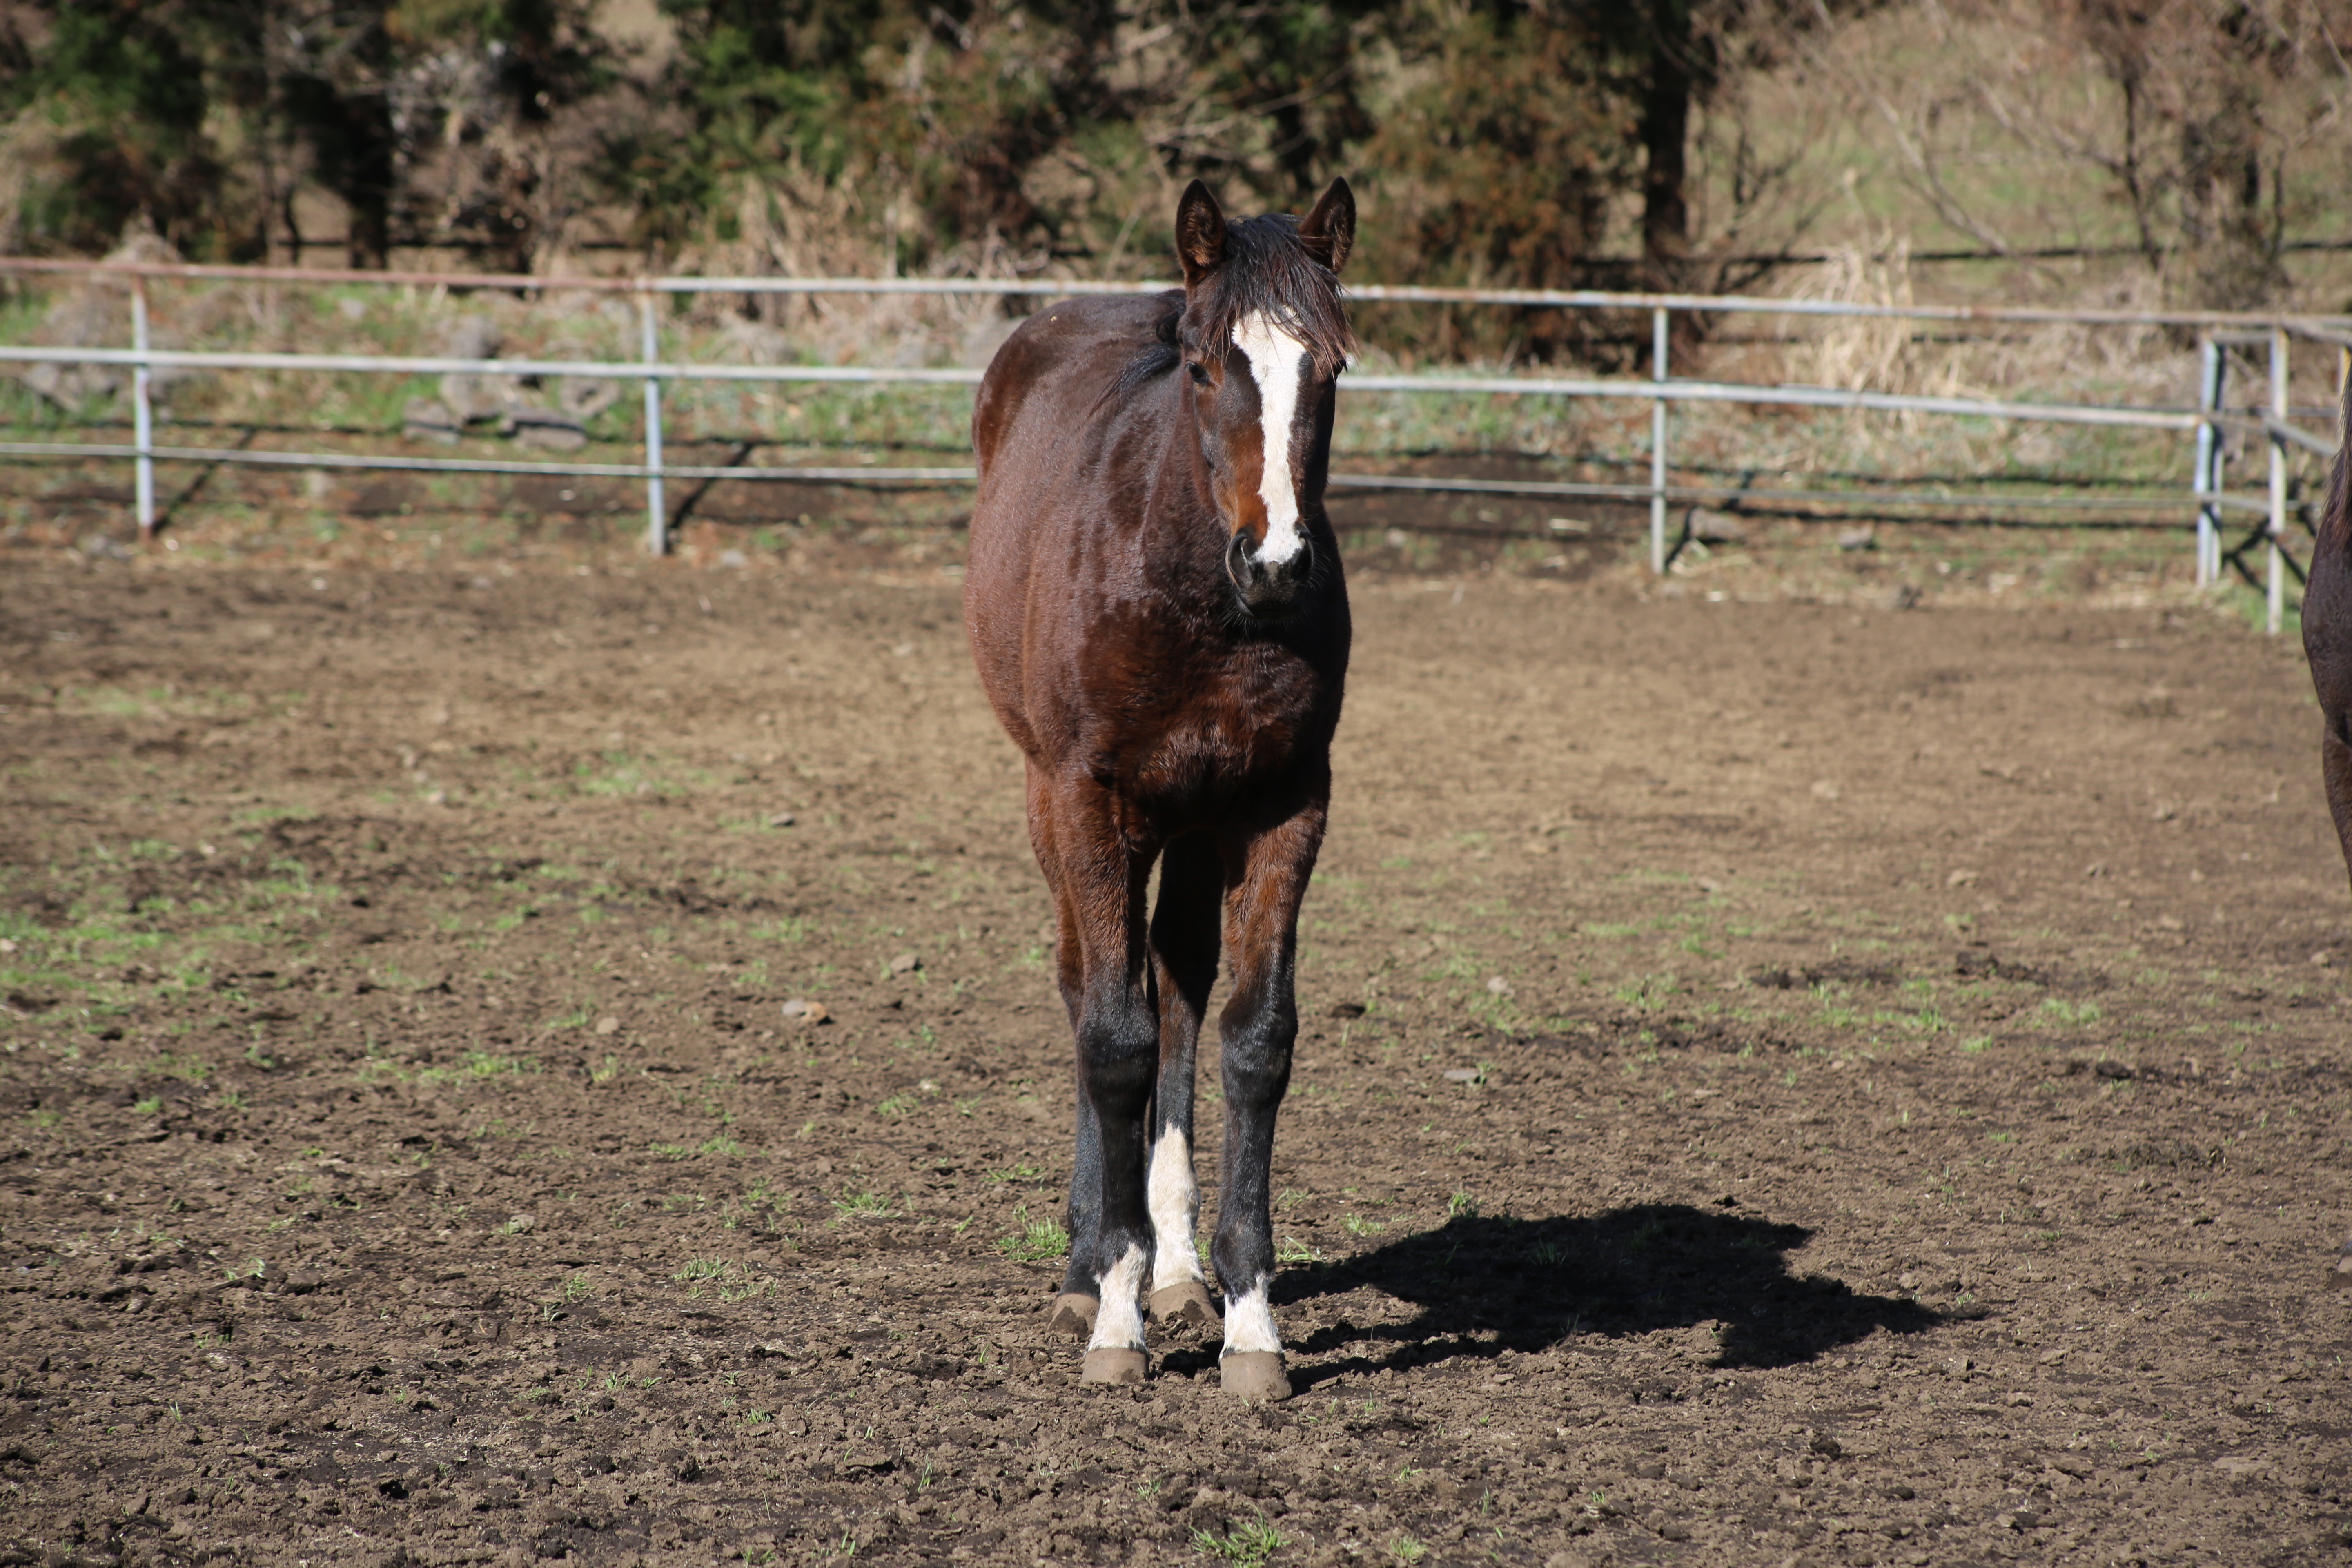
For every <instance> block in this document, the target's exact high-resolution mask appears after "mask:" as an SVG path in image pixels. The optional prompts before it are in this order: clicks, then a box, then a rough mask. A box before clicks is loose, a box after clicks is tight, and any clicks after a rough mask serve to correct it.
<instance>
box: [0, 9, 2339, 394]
mask: <svg viewBox="0 0 2352 1568" xmlns="http://www.w3.org/2000/svg"><path fill="white" fill-rule="evenodd" d="M2347 39H2352V7H2347V5H2344V4H2341V3H2336V0H2251V3H2247V0H2057V3H2055V4H2043V3H2040V0H1942V3H1935V0H1884V3H1872V0H1532V3H1520V0H1307V3H1304V4H1284V5H1265V4H1260V3H1256V0H1212V3H1209V4H1178V3H1173V0H1035V3H1029V4H1022V3H1014V0H946V3H944V4H937V5H935V4H932V3H930V0H826V3H819V0H781V3H779V0H601V3H592V0H337V3H335V4H328V3H326V0H76V3H73V4H63V3H60V0H13V3H8V4H0V115H5V121H0V248H5V249H8V250H16V251H34V252H47V253H96V252H100V251H103V250H106V249H107V248H109V247H111V246H113V245H115V244H116V243H118V242H119V240H120V239H121V237H122V236H123V234H124V232H125V230H126V229H137V228H142V227H149V226H152V229H153V230H154V231H155V232H156V233H157V234H159V235H160V236H161V237H163V239H165V240H166V241H168V242H169V243H170V244H171V245H172V246H173V247H175V248H176V249H178V250H179V251H180V252H182V253H183V254H184V255H187V256H190V257H195V258H206V259H242V260H262V259H277V260H285V259H290V258H301V259H306V260H310V261H312V262H314V263H316V262H321V261H326V260H329V259H341V258H346V257H347V258H348V259H349V260H350V261H351V262H352V264H354V265H357V266H361V267H383V266H386V265H388V264H391V263H392V262H393V260H394V257H395V253H398V252H404V251H419V250H421V251H428V252H440V253H443V254H441V255H439V256H437V257H433V258H431V259H436V260H438V261H441V262H443V263H445V264H446V262H448V261H449V260H452V259H455V258H457V256H459V255H462V256H463V257H464V258H470V259H471V260H472V261H473V262H475V263H477V264H478V265H481V266H484V267H490V268H499V269H510V270H533V269H538V270H543V271H551V270H558V269H562V268H572V267H578V266H582V265H588V264H591V263H596V264H602V265H605V266H608V267H609V266H618V265H627V266H635V265H638V264H640V261H641V258H642V260H644V261H654V260H658V261H659V262H661V263H662V264H665V265H671V266H686V265H698V266H703V267H709V268H726V269H730V270H748V271H820V270H823V271H835V270H838V271H868V270H874V269H893V270H898V271H906V272H917V271H920V272H932V273H940V274H950V275H952V274H971V273H985V274H990V275H999V276H1002V275H1008V274H1013V275H1029V274H1035V275H1042V276H1056V275H1060V276H1066V275H1072V274H1111V275H1139V276H1153V275H1157V274H1159V273H1160V271H1162V270H1163V269H1164V267H1165V256H1164V254H1163V253H1164V247H1165V239H1164V237H1163V231H1164V229H1165V227H1166V219H1167V216H1168V212H1169V210H1170V207H1171V200H1172V196H1173V193H1174V191H1175V190H1176V189H1177V188H1178V187H1179V186H1181V183H1182V182H1183V181H1184V180H1187V179H1189V178H1192V176H1194V175H1196V174H1197V175H1201V176H1204V177H1206V178H1208V179H1210V180H1211V181H1212V182H1213V184H1216V185H1217V186H1218V187H1219V188H1220V189H1222V190H1223V192H1224V194H1225V195H1227V197H1228V198H1229V199H1230V200H1231V201H1233V202H1234V203H1235V204H1236V205H1244V206H1260V207H1263V206H1271V207H1276V208H1297V206H1298V205H1300V204H1301V203H1302V202H1303V201H1305V200H1306V199H1307V198H1308V196H1309V195H1310V193H1311V192H1312V191H1314V190H1315V189H1316V188H1318V187H1319V185H1320V184H1322V183H1324V182H1325V181H1327V180H1328V179H1329V178H1330V177H1331V176H1332V175H1334V174H1341V173H1344V174H1348V175H1349V178H1350V179H1351V180H1353V181H1354V182H1355V183H1356V184H1357V185H1358V188H1359V192H1360V195H1361V197H1362V199H1363V202H1364V205H1365V208H1366V221H1365V223H1364V226H1363V234H1364V239H1365V248H1364V250H1363V252H1362V255H1363V257H1364V260H1363V262H1362V264H1361V265H1362V271H1363V274H1364V275H1365V276H1367V277H1376V278H1381V279H1395V280H1405V279H1410V280H1415V281H1423V282H1462V283H1486V284H1497V285H1511V284H1517V285H1602V286H1620V287H1623V286H1640V285H1643V284H1648V285H1659V286H1665V285H1672V286H1686V287H1694V288H1702V289H1706V288H1720V287H1749V286H1754V285H1755V284H1757V283H1758V282H1759V280H1761V279H1767V278H1769V276H1770V275H1772V274H1773V273H1774V272H1775V271H1776V270H1778V269H1780V268H1782V267H1783V266H1784V265H1785V264H1787V263H1788V262H1789V261H1790V259H1791V258H1811V260H1812V262H1813V264H1816V265H1817V264H1818V263H1819V258H1820V257H1821V255H1822V253H1823V252H1824V251H1825V250H1827V251H1835V250H1836V249H1837V247H1840V246H1844V247H1849V248H1853V249H1855V250H1857V251H1858V252H1861V253H1864V254H1866V255H1867V256H1869V257H1872V258H1877V259H1878V260H1879V262H1880V263H1881V264H1884V262H1885V258H1887V257H1888V256H1889V255H1890V254H1895V253H1897V252H1903V251H1907V252H1909V253H1911V254H1913V255H1919V254H1923V253H1930V252H1936V251H1938V250H1942V251H1947V252H1948V251H1951V250H1953V249H1954V248H1955V247H1957V248H1958V249H1960V250H1964V251H1966V252H1969V253H1970V254H1971V255H1972V256H1974V257H1977V258H1990V260H1992V261H1996V262H2002V263H2009V264H2012V265H2011V266H2010V267H2009V268H2008V269H2007V270H2005V271H2003V272H2001V273H2000V276H2001V278H2002V279H2003V286H2004V287H2006V288H2008V289H2012V290H2013V289H2017V288H2019V287H2021V286H2022V287H2029V288H2032V287H2049V286H2053V284H2058V283H2063V282H2064V281H2065V279H2053V278H2050V277H2040V276H2039V275H2037V274H2035V273H2034V272H2033V271H2032V268H2042V271H2043V272H2045V273H2046V272H2047V271H2048V269H2049V268H2051V266H2052V265H2053V264H2054V263H2058V262H2063V261H2066V260H2072V259H2082V258H2107V259H2111V260H2114V261H2116V264H2117V265H2116V267H2115V268H2107V269H2105V270H2101V271H2099V273H2098V275H2099V277H2100V278H2101V279H2104V280H2105V281H2104V282H2103V284H2102V286H2103V287H2108V288H2111V289H2112V288H2116V287H2121V288H2124V289H2126V290H2127V291H2129V292H2131V293H2132V294H2133V295H2134V296H2135V297H2136V298H2138V299H2142V300H2149V299H2151V298H2152V297H2161V298H2163V299H2166V300H2179V301H2194V302H2197V303H2202V304H2228V305H2249V304H2256V303H2261V302H2263V301H2267V300H2280V299H2284V298H2286V297H2288V296H2291V295H2293V294H2294V293H2295V292H2296V291H2297V290H2298V289H2304V288H2307V287H2309V286H2311V284H2312V282H2313V280H2314V279H2315V277H2316V276H2317V275H2318V274H2319V273H2324V272H2325V271H2326V268H2324V267H2323V268H2318V269H2316V271H2315V269H2314V268H2310V267H2305V266H2302V265H2301V264H2300V262H2299V258H2301V257H2302V256H2304V255H2305V254H2306V253H2312V254H2320V253H2315V252H2311V247H2315V246H2324V245H2326V244H2328V243H2329V242H2332V241H2334V240H2335V239H2336V238H2337V237H2338V236H2337V235H2336V232H2335V230H2334V228H2333V227H2332V226H2331V225H2332V223H2333V221H2334V219H2333V215H2334V214H2335V212H2336V210H2338V208H2339V207H2340V205H2341V201H2342V196H2343V195H2344V192H2343V183H2344V180H2345V177H2346V176H2345V171H2346V170H2347V168H2352V159H2347V153H2352V121H2347V115H2346V114H2345V111H2344V110H2345V102H2344V100H2345V93H2346V87H2347V80H2352V78H2348V77H2347V67H2346V63H2345V49H2346V45H2347ZM320 247H330V249H331V251H340V252H341V256H321V255H320V254H319V250H320ZM2325 254H2329V255H2332V254H2333V253H2332V252H2327V253H2325ZM410 259H418V258H416V257H411V258H410ZM2020 267H2023V268H2027V270H2026V272H2025V273H2024V274H2023V275H2022V276H2023V282H2022V283H2021V282H2020V276H2021V275H2020V274H2019V272H2018V270H2017V268H2020ZM1954 277H1955V278H1957V277H1958V275H1954ZM2069 277H2070V278H2071V277H2072V275H2071V274H2070V275H2069ZM2037 279H2038V281H2037ZM2330 303H2331V304H2332V303H2334V301H2330ZM1459 325H1460V323H1457V322H1454V321H1451V320H1450V319H1449V318H1444V317H1440V316H1424V317H1422V318H1417V319H1416V321H1415V324H1414V326H1413V331H1414V332H1415V333H1416V334H1418V335H1428V334H1435V335H1436V336H1437V337H1438V338H1440V339H1443V338H1444V335H1445V334H1446V333H1448V332H1451V331H1454V330H1456V329H1457V328H1458V327H1459ZM1495 330H1501V331H1507V332H1508V333H1510V334H1513V336H1512V337H1511V341H1510V342H1509V343H1508V344H1507V345H1505V344H1501V343H1498V342H1496V341H1493V340H1491V338H1489V339H1486V340H1482V341H1481V342H1479V343H1478V344H1477V345H1476V346H1478V347H1481V348H1484V349H1489V350H1491V349H1495V348H1496V347H1498V346H1507V348H1508V349H1509V350H1510V351H1511V352H1519V351H1521V350H1524V351H1526V352H1528V353H1535V354H1538V355H1546V354H1549V353H1553V352H1555V351H1556V350H1558V349H1559V348H1560V347H1561V346H1562V344H1561V343H1560V342H1559V341H1557V340H1556V339H1555V338H1551V337H1547V336H1545V335H1544V332H1545V331H1551V332H1558V331H1563V330H1565V329H1563V328H1561V327H1560V326H1559V324H1558V323H1556V322H1555V323H1551V324H1550V325H1549V327H1539V326H1538V324H1536V323H1532V322H1529V321H1520V322H1516V323H1512V324H1510V325H1509V326H1508V327H1507V328H1503V329H1495ZM1430 346H1431V347H1433V348H1437V349H1441V350H1442V349H1444V347H1446V346H1447V344H1446V343H1445V342H1432V343H1431V345H1430Z"/></svg>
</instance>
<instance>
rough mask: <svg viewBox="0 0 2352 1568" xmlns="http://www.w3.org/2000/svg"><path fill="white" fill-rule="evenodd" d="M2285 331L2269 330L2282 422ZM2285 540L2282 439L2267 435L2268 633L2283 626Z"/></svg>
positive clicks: (2274, 404) (2275, 414)
mask: <svg viewBox="0 0 2352 1568" xmlns="http://www.w3.org/2000/svg"><path fill="white" fill-rule="evenodd" d="M2286 352H2287V349H2286V329H2285V328H2284V327H2273V328H2272V329H2271V417H2272V418H2273V419H2274V420H2276V421H2277V422H2278V423H2280V424H2282V425H2284V424H2285V423H2286V416H2287V401H2286V370H2287V358H2286ZM2285 537H2286V439H2285V437H2283V436H2281V435H2279V434H2277V433H2276V432H2273V433H2272V436H2271V571H2270V615H2269V626H2270V634H2271V636H2273V637H2276V636H2278V635H2279V628H2280V627H2281V626H2284V625H2285V624H2286V568H2285V566H2284V563H2282V562H2281V561H2280V558H2279V551H2280V548H2281V545H2280V541H2281V540H2283V539H2284V538H2285Z"/></svg>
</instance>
